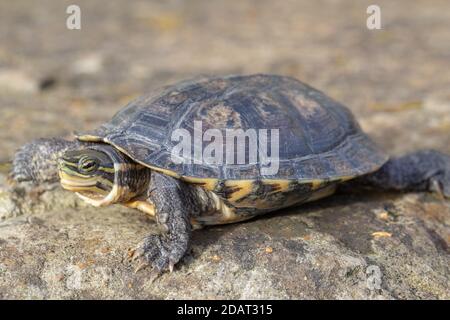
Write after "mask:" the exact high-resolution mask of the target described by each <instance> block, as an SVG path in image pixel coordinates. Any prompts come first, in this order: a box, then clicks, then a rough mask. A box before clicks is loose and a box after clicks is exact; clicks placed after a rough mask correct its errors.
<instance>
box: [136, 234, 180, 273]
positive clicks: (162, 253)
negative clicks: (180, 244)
mask: <svg viewBox="0 0 450 320" xmlns="http://www.w3.org/2000/svg"><path fill="white" fill-rule="evenodd" d="M176 248H177V247H176V246H174V245H173V243H172V241H171V240H170V239H169V238H168V237H165V236H161V235H150V236H148V237H146V238H145V239H144V240H143V241H142V243H141V244H140V245H139V246H137V247H136V248H135V249H131V250H129V251H128V258H129V261H130V262H133V263H136V264H137V266H136V268H135V272H138V271H140V270H142V269H145V268H147V267H149V266H150V267H152V269H153V271H152V272H156V273H158V274H162V273H163V272H164V271H166V270H168V271H169V272H173V270H174V268H175V265H176V263H177V262H178V260H179V259H178V260H177V259H176V256H175V255H174V249H175V250H176ZM176 252H177V251H175V253H176Z"/></svg>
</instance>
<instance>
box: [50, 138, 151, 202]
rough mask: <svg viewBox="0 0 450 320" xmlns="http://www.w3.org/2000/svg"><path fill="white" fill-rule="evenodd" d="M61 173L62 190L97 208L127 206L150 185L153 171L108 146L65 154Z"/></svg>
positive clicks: (61, 159) (62, 157)
mask: <svg viewBox="0 0 450 320" xmlns="http://www.w3.org/2000/svg"><path fill="white" fill-rule="evenodd" d="M58 169H59V177H60V182H61V185H62V187H63V188H64V189H66V190H70V191H74V192H76V193H77V195H78V196H79V197H80V198H81V199H83V200H84V201H86V202H88V203H90V204H92V205H94V206H105V205H109V204H113V203H123V202H127V201H129V200H130V199H132V198H134V197H136V196H138V195H140V194H141V193H143V192H145V191H146V189H147V188H146V187H147V186H148V183H149V181H150V169H148V168H147V167H145V166H143V165H140V164H138V163H136V162H134V161H133V160H132V159H130V158H129V157H127V156H126V155H125V154H123V153H122V152H120V151H118V150H117V149H115V148H113V147H111V146H110V145H106V144H95V145H92V146H90V147H87V148H84V149H80V150H71V151H67V152H65V153H64V154H63V155H62V156H61V157H60V158H59V161H58Z"/></svg>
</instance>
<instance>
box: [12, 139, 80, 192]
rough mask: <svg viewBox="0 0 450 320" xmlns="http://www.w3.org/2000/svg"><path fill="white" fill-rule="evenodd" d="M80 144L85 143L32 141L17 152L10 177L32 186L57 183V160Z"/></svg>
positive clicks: (61, 140) (58, 140) (54, 140)
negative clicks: (29, 183) (31, 183)
mask: <svg viewBox="0 0 450 320" xmlns="http://www.w3.org/2000/svg"><path fill="white" fill-rule="evenodd" d="M82 144H85V143H82V142H79V141H77V140H76V141H67V140H63V139H58V138H50V139H37V140H33V141H31V142H29V143H27V144H25V145H23V146H22V147H21V148H20V149H19V150H17V152H16V154H15V155H14V159H13V168H12V171H11V173H10V177H11V178H12V179H13V180H15V181H18V182H23V181H30V182H33V183H34V184H43V183H54V182H58V181H59V177H58V158H59V157H60V156H61V155H62V154H63V153H64V152H66V151H68V150H75V149H78V148H79V147H80V146H81V145H82Z"/></svg>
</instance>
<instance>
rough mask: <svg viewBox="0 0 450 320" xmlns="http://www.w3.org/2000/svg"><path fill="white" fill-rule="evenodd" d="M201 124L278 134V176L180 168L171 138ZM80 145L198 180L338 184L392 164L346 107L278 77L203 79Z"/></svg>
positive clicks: (146, 99) (151, 97)
mask: <svg viewBox="0 0 450 320" xmlns="http://www.w3.org/2000/svg"><path fill="white" fill-rule="evenodd" d="M196 120H198V121H202V124H203V130H206V129H210V128H218V129H220V130H223V132H224V130H225V129H237V128H241V129H243V130H246V129H269V130H270V129H278V130H279V142H280V149H279V158H280V162H279V171H278V173H277V174H276V175H266V176H262V175H261V173H260V172H261V171H260V167H261V163H260V162H256V163H251V164H245V165H243V164H241V165H239V164H238V165H236V164H221V165H215V164H213V165H207V164H194V163H192V161H190V160H192V159H187V160H188V162H189V163H185V164H176V163H174V162H173V161H172V160H171V150H172V148H173V147H174V145H176V144H177V142H172V141H171V134H172V132H173V130H175V129H178V128H182V129H186V130H188V132H190V133H191V135H192V136H194V132H193V131H194V129H193V128H194V121H196ZM79 139H80V140H90V141H104V142H107V143H110V144H112V145H113V146H115V147H117V148H118V149H120V150H121V151H123V152H125V153H126V154H128V155H129V156H130V157H131V158H133V159H134V160H136V161H138V162H140V163H143V164H146V165H148V166H150V167H152V168H157V169H159V170H160V171H162V172H166V173H168V174H170V175H173V176H178V177H195V178H200V179H206V178H213V179H220V180H243V179H250V180H253V179H282V180H283V179H289V180H290V179H295V180H338V179H345V178H351V177H355V176H359V175H362V174H366V173H369V172H372V171H375V170H377V169H378V168H379V167H380V166H381V165H382V164H384V163H385V161H386V160H387V156H386V155H385V153H384V152H383V151H381V150H380V149H379V148H378V147H377V145H375V144H374V143H373V142H372V140H371V139H370V138H369V137H368V136H367V135H366V134H365V133H363V132H362V131H361V129H360V127H359V125H358V123H357V122H356V121H355V119H354V117H353V115H352V114H351V112H350V111H349V110H348V109H347V108H346V107H344V106H343V105H341V104H340V103H338V102H336V101H334V100H332V99H331V98H329V97H327V96H326V95H325V94H323V93H322V92H320V91H318V90H316V89H314V88H312V87H310V86H308V85H306V84H304V83H302V82H300V81H298V80H295V79H293V78H289V77H283V76H275V75H250V76H228V77H216V78H203V79H199V80H198V79H197V80H192V81H185V82H181V83H178V84H175V85H173V86H169V87H165V88H163V89H161V90H159V91H155V92H153V93H151V94H148V95H144V96H142V97H140V98H138V99H137V100H135V101H133V102H131V103H129V104H128V105H127V106H126V107H125V108H124V109H122V110H121V111H120V112H118V113H117V114H116V115H115V116H114V117H113V118H112V120H111V121H110V122H108V123H105V124H104V125H102V126H101V127H100V128H99V129H97V130H95V131H93V132H90V133H86V134H84V135H80V136H79ZM203 143H204V144H203V147H206V145H207V144H208V142H203ZM224 154H225V153H224Z"/></svg>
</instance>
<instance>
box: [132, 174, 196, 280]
mask: <svg viewBox="0 0 450 320" xmlns="http://www.w3.org/2000/svg"><path fill="white" fill-rule="evenodd" d="M148 201H149V202H151V203H153V204H154V205H155V208H156V221H157V223H158V224H159V226H160V229H161V234H159V235H155V234H152V235H149V236H147V237H146V238H145V239H144V240H143V241H142V243H141V244H140V245H139V246H138V247H137V248H136V249H135V251H134V252H133V255H132V259H133V260H139V261H140V264H139V266H138V269H140V268H142V267H146V266H147V265H149V266H152V267H153V269H154V271H155V273H156V274H159V273H161V272H162V271H165V270H167V269H169V270H170V271H172V269H173V267H174V265H175V264H176V263H178V261H180V259H181V258H182V257H183V256H184V255H185V254H186V251H187V250H188V248H189V245H190V240H191V233H192V227H191V223H190V216H191V214H192V213H193V212H195V211H197V210H198V208H194V206H195V202H196V201H195V199H194V198H193V195H192V193H191V192H190V190H189V185H186V184H185V183H184V182H182V181H180V180H177V179H174V178H172V177H169V176H166V175H163V174H160V173H157V172H152V176H151V183H150V186H149V197H148ZM196 209H197V210H196Z"/></svg>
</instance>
